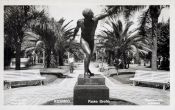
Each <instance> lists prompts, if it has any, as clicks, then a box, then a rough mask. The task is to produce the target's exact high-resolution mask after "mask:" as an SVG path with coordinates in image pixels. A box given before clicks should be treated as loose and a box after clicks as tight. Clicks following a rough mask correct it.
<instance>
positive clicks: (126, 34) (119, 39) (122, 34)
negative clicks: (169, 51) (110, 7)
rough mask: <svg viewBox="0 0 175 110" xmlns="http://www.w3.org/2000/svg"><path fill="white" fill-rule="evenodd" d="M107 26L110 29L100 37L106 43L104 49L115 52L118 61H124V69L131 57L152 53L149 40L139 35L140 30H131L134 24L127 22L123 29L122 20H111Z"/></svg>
mask: <svg viewBox="0 0 175 110" xmlns="http://www.w3.org/2000/svg"><path fill="white" fill-rule="evenodd" d="M106 24H107V27H108V28H105V29H104V30H102V34H101V35H98V37H100V38H101V39H102V40H103V41H104V42H102V44H103V45H102V47H103V48H106V50H108V51H110V52H113V53H114V55H115V57H116V58H117V59H122V63H123V65H124V68H126V64H127V61H128V60H129V58H130V57H135V56H136V55H137V53H139V54H142V55H145V54H147V53H148V51H150V49H149V48H148V46H147V43H148V40H147V38H145V37H143V36H142V35H139V31H138V29H133V30H129V29H130V27H131V26H132V24H133V23H132V22H127V23H126V26H125V28H123V23H122V22H121V21H120V20H118V21H117V20H116V19H115V18H111V19H110V20H109V21H107V22H106Z"/></svg>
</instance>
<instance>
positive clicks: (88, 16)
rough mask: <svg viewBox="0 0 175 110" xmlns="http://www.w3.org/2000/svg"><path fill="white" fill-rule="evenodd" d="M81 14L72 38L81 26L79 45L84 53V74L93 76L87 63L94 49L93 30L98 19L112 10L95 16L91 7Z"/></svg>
mask: <svg viewBox="0 0 175 110" xmlns="http://www.w3.org/2000/svg"><path fill="white" fill-rule="evenodd" d="M82 14H83V16H84V18H83V19H79V20H78V21H77V26H76V28H75V30H74V35H73V39H74V38H75V36H76V34H77V32H78V31H79V28H81V38H80V45H81V48H82V50H83V52H84V53H85V58H84V69H85V70H84V75H89V76H94V73H92V72H91V71H90V70H89V64H90V60H91V57H92V53H93V49H94V34H95V30H96V28H97V24H98V21H99V20H101V19H103V18H105V17H106V16H109V15H110V14H112V10H109V11H108V12H106V13H103V14H100V15H97V16H95V17H94V13H93V12H92V10H91V9H85V10H83V13H82Z"/></svg>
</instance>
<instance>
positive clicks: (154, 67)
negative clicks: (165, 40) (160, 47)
mask: <svg viewBox="0 0 175 110" xmlns="http://www.w3.org/2000/svg"><path fill="white" fill-rule="evenodd" d="M157 23H158V19H156V18H152V38H153V45H152V65H151V68H152V70H153V71H156V70H157Z"/></svg>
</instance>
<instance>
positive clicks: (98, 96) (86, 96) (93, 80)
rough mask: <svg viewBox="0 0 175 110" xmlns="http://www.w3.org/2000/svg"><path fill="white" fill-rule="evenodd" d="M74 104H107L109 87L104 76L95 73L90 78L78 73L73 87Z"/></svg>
mask: <svg viewBox="0 0 175 110" xmlns="http://www.w3.org/2000/svg"><path fill="white" fill-rule="evenodd" d="M73 104H74V105H109V88H108V87H107V86H106V85H105V78H104V77H103V76H102V75H100V74H95V75H94V76H91V77H90V78H88V77H84V75H83V74H81V75H79V77H78V81H77V83H76V85H75V87H74V96H73Z"/></svg>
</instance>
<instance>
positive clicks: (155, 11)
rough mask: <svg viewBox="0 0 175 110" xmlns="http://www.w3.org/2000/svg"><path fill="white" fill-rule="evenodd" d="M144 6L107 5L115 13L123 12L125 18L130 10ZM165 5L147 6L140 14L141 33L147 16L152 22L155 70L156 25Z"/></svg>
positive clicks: (136, 9)
mask: <svg viewBox="0 0 175 110" xmlns="http://www.w3.org/2000/svg"><path fill="white" fill-rule="evenodd" d="M145 7H146V6H108V9H110V8H113V10H115V12H116V14H119V13H124V15H125V18H126V20H128V19H129V17H130V16H131V15H132V12H134V11H138V10H140V9H143V8H145ZM165 7H169V6H162V5H150V6H147V10H146V11H145V12H144V13H143V15H142V16H141V20H140V21H141V22H140V23H141V26H140V29H141V30H142V32H141V33H143V34H144V35H145V31H144V26H145V24H146V23H147V21H146V20H147V18H148V17H150V19H151V23H152V27H151V29H152V70H157V25H158V18H159V16H160V13H161V10H162V9H163V8H165Z"/></svg>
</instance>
